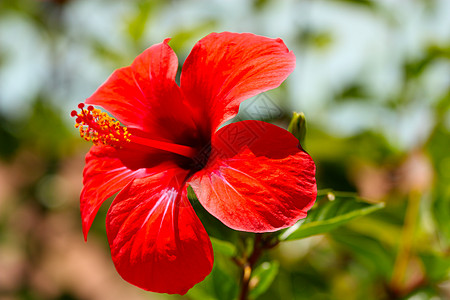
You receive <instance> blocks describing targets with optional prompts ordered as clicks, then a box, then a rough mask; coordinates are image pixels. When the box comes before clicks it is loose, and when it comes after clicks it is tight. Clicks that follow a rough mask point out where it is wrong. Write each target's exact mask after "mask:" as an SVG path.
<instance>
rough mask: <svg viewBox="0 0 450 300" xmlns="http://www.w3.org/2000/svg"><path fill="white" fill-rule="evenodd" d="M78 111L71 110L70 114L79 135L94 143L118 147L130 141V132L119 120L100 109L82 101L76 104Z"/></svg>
mask: <svg viewBox="0 0 450 300" xmlns="http://www.w3.org/2000/svg"><path fill="white" fill-rule="evenodd" d="M78 108H79V109H80V112H77V111H75V110H73V111H72V112H71V114H70V115H71V116H72V117H74V118H76V119H75V128H78V130H79V132H80V137H81V138H83V139H84V140H86V141H90V142H92V143H93V144H94V145H108V146H113V147H120V146H121V145H123V144H126V143H129V142H131V140H130V136H131V134H130V133H129V132H128V130H127V128H126V127H124V126H121V125H120V122H119V121H117V120H116V119H114V118H112V117H110V116H109V115H108V114H107V113H105V112H102V111H101V110H100V109H97V108H94V107H93V106H92V105H89V106H88V107H87V108H85V105H84V103H80V104H78Z"/></svg>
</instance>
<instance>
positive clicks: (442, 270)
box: [420, 253, 450, 282]
mask: <svg viewBox="0 0 450 300" xmlns="http://www.w3.org/2000/svg"><path fill="white" fill-rule="evenodd" d="M420 258H421V259H422V263H423V266H424V267H425V270H426V274H427V277H428V278H429V279H430V280H431V281H433V282H439V281H443V280H446V279H448V277H449V276H450V257H448V256H445V255H443V254H440V253H422V254H420Z"/></svg>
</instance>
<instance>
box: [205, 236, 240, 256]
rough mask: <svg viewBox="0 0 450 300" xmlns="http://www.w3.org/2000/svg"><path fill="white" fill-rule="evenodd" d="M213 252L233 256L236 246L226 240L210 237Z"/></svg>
mask: <svg viewBox="0 0 450 300" xmlns="http://www.w3.org/2000/svg"><path fill="white" fill-rule="evenodd" d="M210 239H211V244H212V246H213V249H214V252H218V253H221V254H223V255H225V256H227V257H233V256H235V255H236V253H237V249H236V247H235V246H234V245H233V244H232V243H230V242H227V241H222V240H219V239H216V238H214V237H210Z"/></svg>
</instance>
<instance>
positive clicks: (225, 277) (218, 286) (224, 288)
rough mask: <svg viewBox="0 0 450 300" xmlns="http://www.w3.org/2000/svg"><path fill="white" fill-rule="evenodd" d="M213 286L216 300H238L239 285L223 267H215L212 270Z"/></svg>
mask: <svg viewBox="0 0 450 300" xmlns="http://www.w3.org/2000/svg"><path fill="white" fill-rule="evenodd" d="M212 279H213V286H214V291H215V295H216V299H219V300H230V299H236V297H237V294H238V284H237V282H236V280H235V278H233V277H232V276H230V274H228V272H226V270H224V269H223V266H217V265H216V266H215V267H214V268H213V270H212Z"/></svg>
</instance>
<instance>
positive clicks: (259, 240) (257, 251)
mask: <svg viewBox="0 0 450 300" xmlns="http://www.w3.org/2000/svg"><path fill="white" fill-rule="evenodd" d="M276 245H278V240H276V241H274V240H273V239H272V236H270V235H264V234H262V233H256V234H255V238H254V240H253V250H252V252H251V254H250V255H249V256H247V255H245V254H244V255H243V258H241V259H238V258H233V261H234V262H235V263H236V264H237V265H238V266H239V267H240V268H241V269H242V271H241V274H242V275H241V291H240V294H239V300H247V299H248V294H249V292H250V279H251V277H252V272H253V269H254V267H255V265H256V263H257V262H258V260H259V258H260V257H261V255H262V254H263V253H264V251H265V250H267V249H270V248H273V247H275V246H276Z"/></svg>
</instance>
